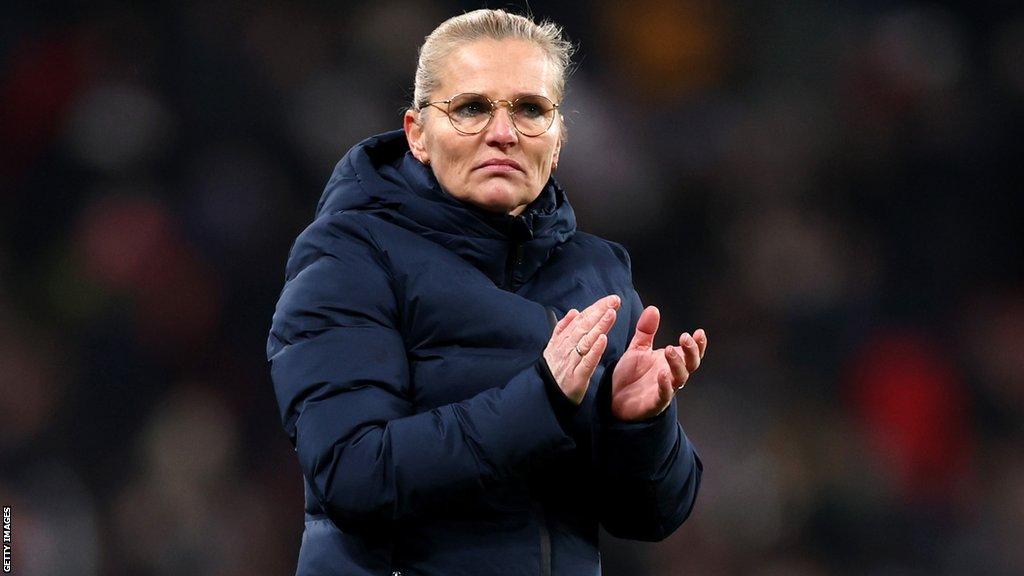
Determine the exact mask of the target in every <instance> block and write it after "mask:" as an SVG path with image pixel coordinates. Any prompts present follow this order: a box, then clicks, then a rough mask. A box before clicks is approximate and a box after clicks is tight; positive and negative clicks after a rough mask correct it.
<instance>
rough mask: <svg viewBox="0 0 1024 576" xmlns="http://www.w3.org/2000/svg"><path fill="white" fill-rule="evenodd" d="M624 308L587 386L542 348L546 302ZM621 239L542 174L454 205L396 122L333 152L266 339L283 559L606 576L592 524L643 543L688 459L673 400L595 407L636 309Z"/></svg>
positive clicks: (378, 570)
mask: <svg viewBox="0 0 1024 576" xmlns="http://www.w3.org/2000/svg"><path fill="white" fill-rule="evenodd" d="M613 293H614V294H618V295H620V296H621V297H622V302H623V304H622V308H621V310H620V314H619V320H618V321H617V322H616V325H615V326H614V328H613V329H612V331H611V333H610V334H609V342H608V348H607V350H606V352H605V354H604V358H603V359H602V364H601V366H599V367H598V369H597V372H596V373H595V374H594V377H593V381H592V383H591V386H590V388H589V390H588V392H587V396H586V398H585V399H584V401H583V403H582V404H581V405H580V406H579V407H577V406H574V405H572V404H571V403H570V402H569V401H568V400H566V399H565V397H564V396H562V394H561V392H560V391H559V389H558V387H557V384H555V383H554V381H553V380H552V378H551V375H550V372H548V370H547V367H546V365H545V364H544V363H543V361H542V352H543V350H544V347H545V346H546V344H547V341H548V338H549V337H550V335H551V329H552V324H551V318H552V317H554V316H557V317H561V316H562V315H564V314H565V313H566V312H567V311H568V310H569V309H571V308H577V309H580V310H582V309H584V308H585V307H587V306H588V305H590V304H591V303H593V302H594V301H595V300H597V299H598V298H600V297H602V296H605V295H608V294H613ZM641 310H642V308H641V304H640V299H639V297H638V296H637V294H636V292H635V290H634V289H633V286H632V281H631V278H630V270H629V257H628V255H627V254H626V251H625V250H624V249H623V248H622V247H621V246H619V245H617V244H613V243H611V242H608V241H606V240H602V239H600V238H597V237H596V236H592V235H589V234H586V233H583V232H578V231H577V230H576V219H575V216H574V215H573V211H572V208H571V207H570V206H569V203H568V200H567V199H566V195H565V193H564V192H563V191H562V189H561V188H559V186H558V185H557V184H556V183H555V182H554V180H551V181H550V182H549V183H548V185H547V186H546V187H545V189H544V190H543V192H542V193H541V194H540V196H539V197H538V198H537V200H535V201H534V202H533V203H532V204H530V206H528V208H527V209H526V210H525V211H524V213H523V214H522V215H520V216H518V217H512V216H508V215H493V214H489V213H487V212H484V211H482V210H479V209H476V208H475V207H473V206H471V205H468V204H463V203H462V202H460V201H458V200H456V199H454V198H453V197H451V196H449V195H448V194H446V193H445V192H444V191H442V190H441V188H440V187H439V186H438V184H437V181H436V180H435V179H434V177H433V174H432V173H431V172H430V170H429V168H427V167H425V166H423V165H422V164H420V162H419V161H417V160H416V159H415V158H413V156H412V155H411V154H410V153H409V151H408V147H407V144H406V140H405V136H404V134H403V133H402V132H401V131H396V132H391V133H387V134H383V135H380V136H377V137H373V138H370V139H368V140H366V141H364V142H362V143H361V144H359V145H358V146H356V147H355V148H353V149H352V150H351V151H349V153H348V154H346V155H345V157H344V158H343V159H342V160H341V162H340V163H339V164H338V166H337V168H336V169H335V171H334V174H333V175H332V176H331V179H330V181H329V182H328V184H327V188H326V190H325V192H324V195H323V198H322V199H321V201H320V205H319V206H318V208H317V215H316V218H315V220H314V221H313V223H312V224H311V225H310V226H309V227H308V228H306V230H305V231H303V232H302V234H300V235H299V237H298V239H297V240H296V241H295V245H294V246H293V248H292V251H291V255H290V256H289V259H288V266H287V275H286V283H285V286H284V289H283V291H282V293H281V298H280V300H279V302H278V304H277V310H276V311H275V313H274V320H273V326H272V328H271V332H270V338H269V342H268V345H267V355H268V357H269V359H270V361H271V375H272V378H273V382H274V390H275V392H276V394H277V401H278V403H279V406H280V410H281V419H282V421H283V423H284V427H285V430H286V431H287V433H288V436H289V437H290V438H291V440H292V442H293V444H294V446H295V450H296V452H297V453H298V458H299V463H300V465H301V468H302V473H303V476H304V477H305V483H306V526H305V533H304V534H303V537H302V549H301V552H300V555H299V566H298V574H299V575H301V576H314V575H328V574H329V575H346V576H349V575H364V574H365V575H370V574H373V575H391V574H393V573H394V572H399V573H401V574H402V575H403V576H412V575H419V574H424V575H427V574H430V575H444V576H452V575H459V574H467V575H513V574H514V575H527V574H529V575H549V574H555V575H577V574H598V573H600V560H599V555H598V525H599V523H600V525H602V526H604V527H605V529H606V530H608V532H610V533H611V534H613V535H616V536H620V537H623V538H633V539H639V540H659V539H662V538H664V537H666V536H668V535H669V534H670V533H671V532H672V531H673V530H675V529H676V527H678V526H679V524H681V523H682V522H683V520H684V519H685V518H686V516H687V515H688V514H689V512H690V510H691V508H692V507H693V503H694V499H695V498H696V494H697V487H698V485H699V484H700V475H701V464H700V460H699V459H698V458H697V455H696V453H695V452H694V449H693V447H692V446H691V445H690V443H689V441H688V440H687V438H686V436H685V435H684V434H683V431H682V428H681V427H680V426H679V424H678V422H677V420H676V407H675V403H674V402H673V404H672V405H671V406H670V407H669V409H667V410H666V411H665V412H663V413H662V414H661V415H660V416H658V417H656V418H653V419H651V420H648V421H644V422H638V423H624V422H618V421H616V420H615V419H614V418H613V417H612V416H611V415H610V413H609V409H608V406H609V393H610V390H609V389H610V382H609V380H610V374H611V369H612V368H613V367H614V364H615V362H616V360H617V359H618V358H619V357H620V356H621V355H622V353H623V351H624V350H625V348H626V346H627V344H628V342H629V340H630V338H631V337H632V334H633V331H634V330H635V326H636V322H637V319H638V318H639V315H640V312H641Z"/></svg>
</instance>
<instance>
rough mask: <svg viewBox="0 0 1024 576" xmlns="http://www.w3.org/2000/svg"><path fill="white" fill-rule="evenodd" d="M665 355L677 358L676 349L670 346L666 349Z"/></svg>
mask: <svg viewBox="0 0 1024 576" xmlns="http://www.w3.org/2000/svg"><path fill="white" fill-rule="evenodd" d="M665 354H668V355H669V356H671V357H673V358H675V357H676V349H675V348H673V347H671V346H669V347H668V348H666V349H665Z"/></svg>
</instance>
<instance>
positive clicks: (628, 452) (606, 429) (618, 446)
mask: <svg viewBox="0 0 1024 576" xmlns="http://www.w3.org/2000/svg"><path fill="white" fill-rule="evenodd" d="M614 372H615V364H612V365H610V366H608V368H607V369H606V370H605V373H604V376H603V377H602V378H601V384H600V388H599V389H598V397H597V399H598V410H597V412H598V421H599V427H600V435H601V451H602V453H603V456H604V458H605V460H606V461H611V462H614V467H615V469H616V470H617V471H618V472H619V473H622V474H628V475H643V476H650V475H653V474H655V473H656V472H657V470H658V469H659V468H660V467H661V466H662V464H663V463H664V462H665V461H667V460H668V459H669V458H671V456H672V454H673V453H674V452H675V451H676V450H678V447H679V441H680V439H681V438H682V437H683V433H682V429H681V427H680V426H679V421H678V416H677V414H678V412H677V408H676V401H675V399H673V400H672V402H671V403H670V404H669V405H668V407H667V408H665V410H663V411H662V412H661V414H658V415H657V416H654V417H652V418H648V419H646V420H638V421H636V422H626V421H623V420H619V419H617V418H615V416H613V415H612V412H611V392H612V374H613V373H614Z"/></svg>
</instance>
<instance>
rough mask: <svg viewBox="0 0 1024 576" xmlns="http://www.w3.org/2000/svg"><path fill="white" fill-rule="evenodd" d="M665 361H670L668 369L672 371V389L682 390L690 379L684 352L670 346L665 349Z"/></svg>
mask: <svg viewBox="0 0 1024 576" xmlns="http://www.w3.org/2000/svg"><path fill="white" fill-rule="evenodd" d="M665 359H666V360H668V367H669V369H670V370H671V371H672V388H674V389H679V388H682V387H683V386H685V385H686V380H687V379H689V377H690V372H689V371H687V369H686V359H685V358H684V357H683V353H682V351H681V350H680V349H679V348H676V347H675V346H669V347H668V348H665Z"/></svg>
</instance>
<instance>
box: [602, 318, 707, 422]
mask: <svg viewBox="0 0 1024 576" xmlns="http://www.w3.org/2000/svg"><path fill="white" fill-rule="evenodd" d="M660 322H661V313H660V312H658V309H657V308H655V307H654V306H649V307H647V308H645V309H644V311H643V313H641V314H640V319H639V320H637V323H636V334H635V335H634V336H633V339H632V340H631V341H630V343H629V346H628V347H627V348H626V351H625V352H624V353H623V354H622V357H621V358H619V363H618V364H617V365H616V366H615V372H614V373H613V374H612V402H611V404H612V406H611V408H612V415H613V416H615V418H617V419H619V420H625V421H630V420H644V419H646V418H653V417H654V416H657V415H658V414H661V413H662V412H663V411H664V410H665V408H668V406H669V404H671V403H672V398H673V396H675V393H676V391H677V390H678V389H679V388H681V387H682V386H683V385H684V384H686V381H687V379H689V377H690V373H692V372H693V371H694V370H696V369H697V367H698V366H700V359H701V357H702V356H704V350H705V348H706V347H707V343H708V341H707V334H706V333H705V332H704V330H703V329H700V330H697V331H696V332H694V336H693V337H691V336H690V335H689V334H686V333H683V334H681V335H680V336H679V346H668V347H666V348H658V349H654V336H655V334H657V332H658V324H659V323H660Z"/></svg>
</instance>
